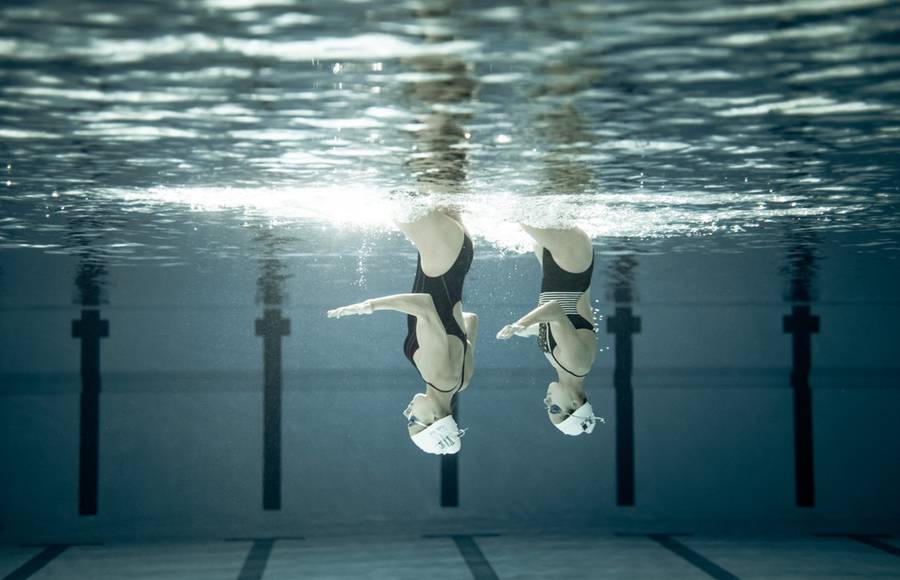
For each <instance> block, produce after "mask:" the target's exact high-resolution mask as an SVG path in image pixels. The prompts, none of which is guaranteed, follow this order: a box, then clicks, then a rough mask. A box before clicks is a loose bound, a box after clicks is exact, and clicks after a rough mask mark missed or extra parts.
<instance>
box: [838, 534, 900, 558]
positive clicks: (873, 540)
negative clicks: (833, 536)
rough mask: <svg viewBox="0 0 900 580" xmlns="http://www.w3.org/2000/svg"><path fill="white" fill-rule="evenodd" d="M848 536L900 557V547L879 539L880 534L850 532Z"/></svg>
mask: <svg viewBox="0 0 900 580" xmlns="http://www.w3.org/2000/svg"><path fill="white" fill-rule="evenodd" d="M847 537H848V538H850V539H852V540H856V541H857V542H860V543H862V544H865V545H867V546H871V547H873V548H875V549H876V550H881V551H882V552H886V553H888V554H891V555H892V556H897V557H898V558H900V548H898V547H897V546H893V545H891V544H888V543H887V542H882V541H881V540H879V539H878V536H871V535H865V534H848V535H847Z"/></svg>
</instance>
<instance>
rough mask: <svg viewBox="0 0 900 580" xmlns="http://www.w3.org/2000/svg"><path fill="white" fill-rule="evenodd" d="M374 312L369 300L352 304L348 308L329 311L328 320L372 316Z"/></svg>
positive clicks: (341, 307)
mask: <svg viewBox="0 0 900 580" xmlns="http://www.w3.org/2000/svg"><path fill="white" fill-rule="evenodd" d="M372 312H374V309H373V308H372V303H371V302H370V301H369V300H365V301H363V302H359V303H357V304H350V305H348V306H340V307H338V308H334V309H332V310H329V311H328V318H340V317H342V316H353V315H362V314H372Z"/></svg>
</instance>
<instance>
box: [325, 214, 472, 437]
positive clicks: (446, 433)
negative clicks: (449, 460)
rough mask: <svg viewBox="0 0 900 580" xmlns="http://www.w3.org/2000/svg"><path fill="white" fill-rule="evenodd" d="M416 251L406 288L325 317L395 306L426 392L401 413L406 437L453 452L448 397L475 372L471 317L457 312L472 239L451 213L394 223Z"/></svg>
mask: <svg viewBox="0 0 900 580" xmlns="http://www.w3.org/2000/svg"><path fill="white" fill-rule="evenodd" d="M398 225H399V227H400V229H401V230H402V231H403V233H405V234H406V236H407V237H408V238H409V239H410V241H412V243H413V245H415V246H416V248H417V249H418V250H419V258H418V262H417V264H416V277H415V280H414V282H413V289H412V292H411V293H409V294H395V295H393V296H384V297H382V298H372V299H370V300H366V301H364V302H360V303H358V304H351V305H349V306H342V307H340V308H335V309H334V310H329V311H328V316H329V317H330V318H340V317H342V316H348V315H353V314H371V313H372V312H374V311H376V310H395V311H397V312H403V313H405V314H406V315H407V317H406V318H407V336H406V340H405V341H404V344H403V352H404V354H405V355H406V357H407V358H408V359H409V361H410V362H411V363H412V365H413V366H414V367H416V369H417V370H418V371H419V374H420V375H421V377H422V379H423V380H424V381H425V392H424V393H419V394H417V395H416V396H415V397H413V400H412V401H411V402H410V404H409V406H408V407H407V409H406V411H404V413H403V414H404V416H405V417H406V418H407V426H408V428H409V434H410V437H412V439H413V442H414V443H416V445H418V446H419V447H420V448H421V449H422V450H424V451H427V452H429V453H440V454H446V453H456V452H457V451H459V447H460V441H459V437H460V436H461V435H462V433H463V431H461V430H460V429H458V428H457V427H456V423H455V421H454V420H453V417H452V415H451V408H450V404H451V402H452V399H453V396H454V395H455V394H456V393H458V392H460V391H462V390H464V389H465V388H466V387H467V386H468V384H469V380H470V379H471V378H472V373H473V371H474V370H475V369H474V366H475V339H476V337H477V332H478V317H477V316H475V315H474V314H472V313H469V312H463V310H462V291H463V282H464V281H465V276H466V273H467V272H468V271H469V267H470V265H471V264H472V257H473V253H474V250H473V247H472V239H471V238H470V237H469V234H468V233H467V232H466V229H465V227H463V225H462V223H460V221H459V219H458V217H457V216H456V215H454V214H453V213H452V212H450V211H433V212H432V213H429V214H428V215H426V216H425V217H423V218H421V219H418V220H416V221H415V222H413V223H405V224H398Z"/></svg>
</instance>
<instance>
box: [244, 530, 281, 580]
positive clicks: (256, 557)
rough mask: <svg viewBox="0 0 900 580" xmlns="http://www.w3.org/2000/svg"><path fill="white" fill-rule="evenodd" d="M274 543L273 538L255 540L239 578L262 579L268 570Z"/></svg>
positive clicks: (245, 579) (247, 579) (248, 579)
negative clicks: (267, 566)
mask: <svg viewBox="0 0 900 580" xmlns="http://www.w3.org/2000/svg"><path fill="white" fill-rule="evenodd" d="M273 545H275V540H272V539H266V540H254V541H253V546H251V547H250V551H249V552H247V558H246V559H245V560H244V566H243V567H242V568H241V573H240V575H238V580H261V579H262V577H263V573H264V572H265V571H266V564H268V563H269V556H270V555H271V554H272V546H273Z"/></svg>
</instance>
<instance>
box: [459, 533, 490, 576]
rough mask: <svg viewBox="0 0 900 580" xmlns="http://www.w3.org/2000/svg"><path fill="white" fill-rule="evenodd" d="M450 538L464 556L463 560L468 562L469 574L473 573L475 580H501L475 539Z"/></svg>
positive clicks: (467, 537)
mask: <svg viewBox="0 0 900 580" xmlns="http://www.w3.org/2000/svg"><path fill="white" fill-rule="evenodd" d="M450 537H451V538H453V542H454V543H455V544H456V548H457V549H458V550H459V553H460V554H461V555H462V557H463V560H465V561H466V565H467V566H468V567H469V572H471V573H472V578H473V579H474V580H500V579H499V578H498V577H497V573H496V572H494V568H493V567H491V563H490V562H488V561H487V558H485V557H484V553H483V552H482V551H481V548H479V547H478V543H477V542H476V541H475V538H473V537H472V536H463V535H458V536H450Z"/></svg>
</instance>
